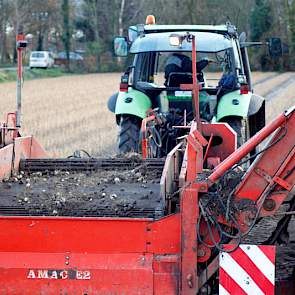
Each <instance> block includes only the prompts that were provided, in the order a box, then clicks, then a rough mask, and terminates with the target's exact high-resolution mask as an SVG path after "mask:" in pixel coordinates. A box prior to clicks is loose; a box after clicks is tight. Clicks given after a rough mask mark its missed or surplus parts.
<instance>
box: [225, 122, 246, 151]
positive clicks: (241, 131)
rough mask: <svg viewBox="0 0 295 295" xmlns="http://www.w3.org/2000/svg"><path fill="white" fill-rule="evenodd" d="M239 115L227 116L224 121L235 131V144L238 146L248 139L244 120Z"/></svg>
mask: <svg viewBox="0 0 295 295" xmlns="http://www.w3.org/2000/svg"><path fill="white" fill-rule="evenodd" d="M243 121H244V120H243V119H242V118H239V117H227V118H225V120H224V122H226V123H228V124H229V125H230V127H231V128H232V129H234V130H235V131H236V133H237V144H238V147H240V146H241V145H242V144H244V143H245V142H246V141H247V140H248V139H249V136H248V126H247V123H246V122H243Z"/></svg>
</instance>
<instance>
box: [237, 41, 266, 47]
mask: <svg viewBox="0 0 295 295" xmlns="http://www.w3.org/2000/svg"><path fill="white" fill-rule="evenodd" d="M240 45H241V48H244V47H254V46H264V45H266V46H267V45H269V42H241V43H240Z"/></svg>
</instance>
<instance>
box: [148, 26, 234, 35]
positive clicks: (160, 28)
mask: <svg viewBox="0 0 295 295" xmlns="http://www.w3.org/2000/svg"><path fill="white" fill-rule="evenodd" d="M229 28H231V29H234V30H235V27H234V26H232V25H218V26H213V25H145V26H144V31H145V32H146V33H152V32H153V33H155V32H177V31H190V32H197V31H203V32H219V33H222V32H224V33H228V32H229Z"/></svg>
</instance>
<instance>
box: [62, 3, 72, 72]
mask: <svg viewBox="0 0 295 295" xmlns="http://www.w3.org/2000/svg"><path fill="white" fill-rule="evenodd" d="M61 11H62V17H63V33H62V41H63V44H64V48H65V52H66V56H67V63H66V67H67V70H70V50H71V28H70V6H69V0H63V2H62V6H61Z"/></svg>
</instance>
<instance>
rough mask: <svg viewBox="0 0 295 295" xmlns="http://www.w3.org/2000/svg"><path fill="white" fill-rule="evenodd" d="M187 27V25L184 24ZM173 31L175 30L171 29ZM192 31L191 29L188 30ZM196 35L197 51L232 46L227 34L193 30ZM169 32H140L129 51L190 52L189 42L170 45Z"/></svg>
mask: <svg viewBox="0 0 295 295" xmlns="http://www.w3.org/2000/svg"><path fill="white" fill-rule="evenodd" d="M186 28H187V26H186ZM173 32H175V31H173ZM186 32H187V31H179V34H186ZM190 33H192V31H190ZM193 34H194V35H195V36H196V45H197V51H199V52H219V51H222V50H225V49H228V48H231V47H232V46H233V44H232V42H233V41H232V40H231V38H230V37H229V35H228V34H220V33H214V32H202V31H198V32H193ZM170 35H171V32H167V31H164V32H161V33H160V32H157V33H155V32H153V33H148V34H141V35H139V37H137V38H136V39H135V40H134V42H133V43H132V45H131V48H130V53H141V52H151V51H162V52H163V51H168V52H172V51H173V52H175V51H180V52H183V51H187V52H191V50H192V47H191V43H188V42H183V44H182V45H181V46H180V47H177V46H171V45H170V40H169V38H170Z"/></svg>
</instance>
